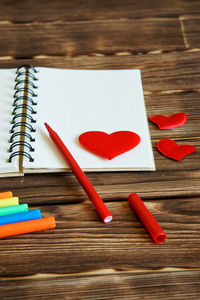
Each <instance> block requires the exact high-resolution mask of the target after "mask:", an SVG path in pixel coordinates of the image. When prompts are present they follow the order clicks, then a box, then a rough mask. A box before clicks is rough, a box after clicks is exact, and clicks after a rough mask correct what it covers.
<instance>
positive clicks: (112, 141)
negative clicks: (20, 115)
mask: <svg viewBox="0 0 200 300" xmlns="http://www.w3.org/2000/svg"><path fill="white" fill-rule="evenodd" d="M79 142H80V143H81V144H82V145H83V146H84V147H85V148H86V149H87V150H89V151H91V152H93V153H95V154H98V155H100V156H103V157H106V158H108V159H112V158H114V157H116V156H118V155H120V154H122V153H124V152H127V151H129V150H131V149H133V148H134V147H136V146H137V145H138V144H139V142H140V136H139V135H138V134H136V133H135V132H131V131H116V132H113V133H111V134H108V133H106V132H102V131H87V132H85V133H83V134H81V135H80V136H79Z"/></svg>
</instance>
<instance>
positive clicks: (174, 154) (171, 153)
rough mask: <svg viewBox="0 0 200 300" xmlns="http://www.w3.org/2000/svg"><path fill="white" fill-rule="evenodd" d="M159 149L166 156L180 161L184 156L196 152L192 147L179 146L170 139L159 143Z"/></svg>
mask: <svg viewBox="0 0 200 300" xmlns="http://www.w3.org/2000/svg"><path fill="white" fill-rule="evenodd" d="M157 149H158V150H159V151H160V152H161V153H162V154H163V155H165V156H167V157H170V158H172V159H175V160H178V161H180V160H181V159H182V158H183V157H184V156H186V155H188V154H190V153H193V152H195V151H196V147H194V146H192V145H180V146H179V145H177V143H176V142H175V141H173V140H170V139H162V140H160V141H159V142H158V143H157Z"/></svg>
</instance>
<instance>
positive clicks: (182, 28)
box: [0, 0, 200, 300]
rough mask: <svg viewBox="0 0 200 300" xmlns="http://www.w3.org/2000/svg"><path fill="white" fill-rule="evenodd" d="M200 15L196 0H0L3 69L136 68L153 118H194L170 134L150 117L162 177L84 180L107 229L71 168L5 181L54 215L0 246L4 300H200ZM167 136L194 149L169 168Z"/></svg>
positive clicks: (1, 183)
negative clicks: (133, 196)
mask: <svg viewBox="0 0 200 300" xmlns="http://www.w3.org/2000/svg"><path fill="white" fill-rule="evenodd" d="M199 15H200V3H199V1H196V0H190V1H187V0H173V1H172V0H168V1H159V0H152V1H147V0H136V1H132V0H124V1H119V0H109V1H104V0H102V1H93V0H85V1H79V0H74V1H64V0H57V1H53V0H50V1H49V0H40V1H34V0H22V1H15V0H9V1H7V0H2V1H0V42H1V48H0V68H8V67H16V66H19V65H21V64H23V63H30V64H33V65H36V66H48V67H58V68H72V69H80V68H81V69H130V68H139V69H141V72H142V80H143V89H144V96H145V102H146V108H147V115H148V117H149V116H152V115H155V114H164V115H170V114H172V113H175V112H185V113H186V114H187V116H188V122H187V123H186V124H185V125H184V126H183V127H180V128H177V129H174V130H163V131H161V130H159V129H158V128H157V127H156V126H155V124H153V123H151V122H149V128H150V133H151V139H152V145H153V151H154V156H155V161H156V167H157V171H156V172H119V173H117V172H111V173H87V175H88V177H89V179H90V181H91V182H92V184H93V185H94V187H95V189H96V190H97V192H98V193H99V195H100V196H101V197H102V198H103V200H104V201H105V202H106V205H107V206H108V208H109V209H110V211H111V212H112V213H113V215H114V220H113V222H112V223H110V224H107V225H104V224H103V223H102V222H101V220H100V218H99V216H98V215H97V213H96V211H95V209H94V208H93V206H92V204H91V203H90V201H89V200H88V198H87V196H86V195H85V193H84V191H83V190H82V188H81V187H80V186H79V184H78V182H77V180H76V178H75V177H74V175H73V174H72V173H66V174H65V173H63V174H35V175H26V176H25V177H18V178H1V179H0V191H3V190H12V191H13V192H14V195H15V196H19V198H20V203H25V202H26V203H28V204H29V205H30V207H31V208H32V209H33V208H40V209H41V212H42V216H44V217H45V216H50V215H53V216H55V217H56V220H57V227H56V229H54V230H49V231H44V232H38V233H32V234H26V235H22V236H17V237H10V238H5V239H2V240H1V243H0V251H1V255H0V298H1V299H3V300H5V299H45V300H46V299H69V300H71V299H72V300H77V299H87V300H88V299H95V300H96V299H99V300H101V299H126V300H129V299H130V300H132V299H147V300H151V299H153V300H154V299H156V300H157V299H159V300H161V299H166V300H168V299H170V300H171V299H179V300H184V299H188V298H190V299H194V300H197V299H199V297H200V285H199V282H200V281H199V275H200V252H199V249H200V230H199V228H200V226H199V225H200V224H199V222H200V221H199V212H200V198H199V197H200V184H199V183H200V169H199V166H200V155H199V149H200V148H199V145H200V144H199V143H200V122H199V119H200V110H199V94H200V88H199V82H200V73H199V69H200V51H199V48H200V47H199ZM161 138H173V139H174V140H176V141H177V143H178V144H183V143H190V144H192V145H195V146H196V147H197V151H196V152H195V153H193V154H192V155H188V156H187V157H185V158H184V159H183V160H182V161H181V162H176V161H173V160H171V159H168V158H165V157H164V156H162V155H161V154H160V153H159V152H158V151H157V149H156V143H157V141H158V140H159V139H161ZM131 192H137V193H138V194H139V195H140V197H141V198H142V199H143V200H144V203H145V204H146V206H147V207H148V208H149V210H150V211H151V212H152V214H153V215H154V216H155V217H156V219H157V220H158V222H159V223H160V225H161V226H162V227H163V229H164V230H165V232H166V233H167V240H166V241H165V242H164V243H163V244H160V245H156V244H154V243H153V241H152V239H151V238H150V236H149V234H148V233H147V232H146V230H145V228H144V227H143V225H142V224H141V222H140V221H139V219H138V218H137V216H136V215H135V213H134V212H133V211H132V209H131V208H130V207H129V204H128V202H127V196H128V195H129V194H130V193H131Z"/></svg>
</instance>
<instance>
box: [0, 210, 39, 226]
mask: <svg viewBox="0 0 200 300" xmlns="http://www.w3.org/2000/svg"><path fill="white" fill-rule="evenodd" d="M41 218H42V216H41V212H40V210H39V209H33V210H29V211H25V212H21V213H17V214H12V215H5V216H0V225H5V224H12V223H17V222H24V221H29V220H35V219H41Z"/></svg>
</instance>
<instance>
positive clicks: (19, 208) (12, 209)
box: [0, 203, 28, 216]
mask: <svg viewBox="0 0 200 300" xmlns="http://www.w3.org/2000/svg"><path fill="white" fill-rule="evenodd" d="M24 211H28V204H26V203H25V204H19V205H14V206H7V207H1V208H0V216H5V215H11V214H17V213H21V212H24Z"/></svg>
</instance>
